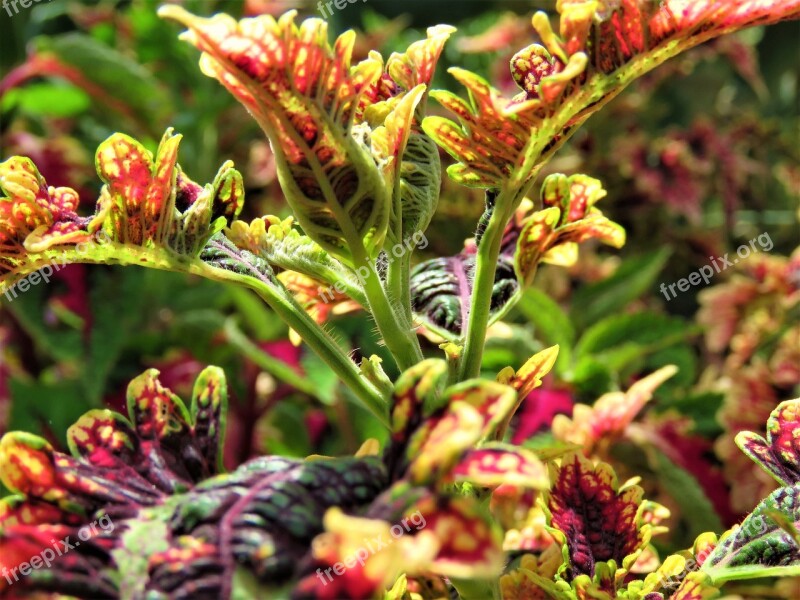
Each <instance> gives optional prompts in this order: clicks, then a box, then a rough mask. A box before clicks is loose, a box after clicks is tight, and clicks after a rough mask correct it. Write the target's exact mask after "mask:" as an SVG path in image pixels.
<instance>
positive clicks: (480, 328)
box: [459, 192, 509, 381]
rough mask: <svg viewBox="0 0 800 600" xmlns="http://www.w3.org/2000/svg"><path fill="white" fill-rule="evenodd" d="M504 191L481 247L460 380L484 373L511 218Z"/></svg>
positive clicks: (477, 261) (476, 265)
mask: <svg viewBox="0 0 800 600" xmlns="http://www.w3.org/2000/svg"><path fill="white" fill-rule="evenodd" d="M503 193H504V192H501V195H500V196H499V197H498V198H497V202H496V204H495V210H494V212H493V213H492V216H491V217H490V218H489V223H488V225H487V226H486V230H485V231H484V233H483V237H482V238H481V243H480V245H479V246H478V255H477V256H476V260H475V279H474V282H473V287H472V297H471V299H470V307H469V321H468V324H467V336H466V343H465V345H464V354H463V358H462V359H461V370H460V374H459V380H460V381H465V380H467V379H471V378H473V377H478V376H479V375H480V372H481V361H482V360H483V346H484V342H485V340H486V329H487V327H488V324H489V311H490V308H491V304H492V289H493V288H494V278H495V272H496V270H497V260H498V258H499V256H500V247H501V245H502V242H503V231H504V230H505V227H506V222H507V221H508V214H507V212H506V211H504V210H502V208H503V207H505V206H508V205H509V201H508V199H503V198H502V195H503Z"/></svg>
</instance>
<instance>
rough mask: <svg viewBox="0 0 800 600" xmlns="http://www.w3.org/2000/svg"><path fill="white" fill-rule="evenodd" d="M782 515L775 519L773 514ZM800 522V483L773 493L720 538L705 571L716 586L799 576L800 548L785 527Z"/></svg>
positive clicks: (705, 563)
mask: <svg viewBox="0 0 800 600" xmlns="http://www.w3.org/2000/svg"><path fill="white" fill-rule="evenodd" d="M776 513H777V514H780V515H781V516H782V517H783V519H781V518H779V519H778V520H776V519H775V518H774V517H773V516H772V515H774V514H776ZM784 519H785V520H786V521H789V522H791V523H797V522H798V521H800V484H796V485H793V486H787V487H782V488H780V489H778V490H775V491H774V492H772V493H771V494H770V495H769V496H768V497H767V498H766V499H765V500H763V501H762V502H761V503H759V505H758V506H757V507H756V508H755V510H754V511H753V512H752V513H750V514H749V515H748V516H747V518H745V520H744V521H743V522H742V524H741V526H739V527H738V528H737V529H734V530H732V531H731V532H730V533H728V534H727V535H726V536H723V537H722V538H721V539H720V542H719V544H718V545H717V547H716V548H715V549H714V550H713V551H712V552H711V554H709V556H708V557H707V558H706V560H705V562H704V563H703V566H702V568H701V570H702V571H704V572H705V573H707V574H708V575H709V576H710V577H711V578H712V579H713V580H714V583H715V584H717V583H722V582H724V581H732V580H739V579H752V578H756V577H777V576H792V575H798V574H800V546H798V545H797V543H796V542H795V541H794V539H793V537H792V534H791V533H790V532H787V531H786V530H785V529H784V528H783V527H782V526H781V522H782V521H783V520H784Z"/></svg>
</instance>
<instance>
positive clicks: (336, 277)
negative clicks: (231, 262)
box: [226, 215, 366, 306]
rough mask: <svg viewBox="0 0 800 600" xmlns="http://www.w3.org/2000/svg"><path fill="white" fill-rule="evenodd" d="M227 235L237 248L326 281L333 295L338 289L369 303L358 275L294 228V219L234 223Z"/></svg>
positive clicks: (274, 218) (363, 302)
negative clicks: (335, 287)
mask: <svg viewBox="0 0 800 600" xmlns="http://www.w3.org/2000/svg"><path fill="white" fill-rule="evenodd" d="M226 235H227V237H228V239H230V240H231V241H232V242H233V243H234V244H236V246H238V247H239V248H241V249H243V250H247V251H249V252H252V253H253V254H255V255H256V256H259V257H261V258H263V259H264V260H266V261H267V262H268V263H269V264H270V265H272V266H273V267H276V268H280V269H286V270H287V271H296V272H297V273H301V274H303V275H305V276H307V277H310V278H312V279H314V280H319V281H320V282H324V283H325V284H326V285H327V286H328V291H330V295H331V296H334V295H338V294H339V292H338V291H336V290H334V289H333V286H337V287H338V288H339V289H340V290H342V293H343V294H345V295H346V296H349V297H350V298H353V299H354V300H356V301H357V302H358V303H359V304H361V305H362V306H363V305H365V304H366V299H365V298H364V293H363V291H362V290H361V285H360V283H359V280H358V277H357V276H356V274H355V273H354V272H353V271H352V270H351V269H349V268H348V267H346V266H345V265H343V264H342V263H341V262H339V261H338V260H336V259H335V258H334V257H332V256H331V255H330V254H328V253H327V252H326V251H325V250H323V249H322V247H321V246H320V245H319V244H317V243H316V242H315V241H314V240H312V239H311V238H310V237H308V236H306V235H303V234H302V233H301V232H300V231H299V230H298V229H297V228H296V227H295V226H294V219H293V218H292V217H287V218H286V219H283V220H281V219H279V218H278V217H274V216H272V215H267V216H265V217H259V218H257V219H253V220H252V221H251V222H250V223H245V222H243V221H234V222H233V224H232V225H231V226H230V228H229V229H228V230H227V231H226Z"/></svg>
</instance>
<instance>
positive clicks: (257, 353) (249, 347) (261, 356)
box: [222, 319, 317, 397]
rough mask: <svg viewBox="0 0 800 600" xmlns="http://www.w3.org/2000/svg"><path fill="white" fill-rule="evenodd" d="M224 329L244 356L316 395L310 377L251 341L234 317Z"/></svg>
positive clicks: (298, 387) (307, 392)
mask: <svg viewBox="0 0 800 600" xmlns="http://www.w3.org/2000/svg"><path fill="white" fill-rule="evenodd" d="M222 330H223V332H224V333H225V338H226V339H227V340H228V343H229V344H230V345H231V346H233V347H234V348H236V349H237V350H238V351H239V352H241V354H242V356H244V357H245V358H248V359H250V360H251V361H253V363H255V364H256V365H257V366H259V367H261V368H262V369H264V371H266V372H267V373H269V374H270V375H273V376H274V377H275V378H276V379H278V380H280V381H282V382H284V383H288V384H289V385H291V386H292V387H293V388H295V389H297V390H298V391H301V392H303V393H304V394H308V395H309V396H314V397H316V395H317V387H316V386H315V385H314V383H313V382H312V381H311V380H310V379H306V378H305V377H303V376H302V375H300V374H299V373H298V372H297V371H295V370H294V369H293V368H292V367H290V366H289V365H287V364H286V363H285V362H283V361H282V360H279V359H277V358H275V357H274V356H271V355H270V354H268V353H267V352H264V351H263V350H262V349H261V348H259V347H258V346H257V345H256V344H254V343H253V342H251V341H250V338H248V337H247V336H246V335H245V334H244V333H242V330H241V329H239V328H238V327H237V326H236V323H234V321H233V320H232V319H227V320H226V321H225V325H224V326H223V328H222Z"/></svg>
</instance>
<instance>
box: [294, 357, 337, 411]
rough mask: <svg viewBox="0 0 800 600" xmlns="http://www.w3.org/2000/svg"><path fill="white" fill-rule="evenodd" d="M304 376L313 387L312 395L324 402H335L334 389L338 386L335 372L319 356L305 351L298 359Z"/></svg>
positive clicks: (329, 403)
mask: <svg viewBox="0 0 800 600" xmlns="http://www.w3.org/2000/svg"><path fill="white" fill-rule="evenodd" d="M300 364H301V365H302V366H303V371H304V372H305V377H306V378H307V379H308V380H309V381H310V382H311V387H313V388H314V395H315V396H316V397H317V398H318V399H319V400H320V401H322V402H323V403H324V404H328V405H331V404H333V403H334V402H336V390H337V389H338V388H339V378H338V377H336V373H334V372H333V370H331V368H330V367H329V366H328V365H326V364H325V363H324V362H323V361H322V359H321V358H319V356H317V355H316V354H313V353H311V352H305V353H304V354H303V357H302V358H301V359H300Z"/></svg>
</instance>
